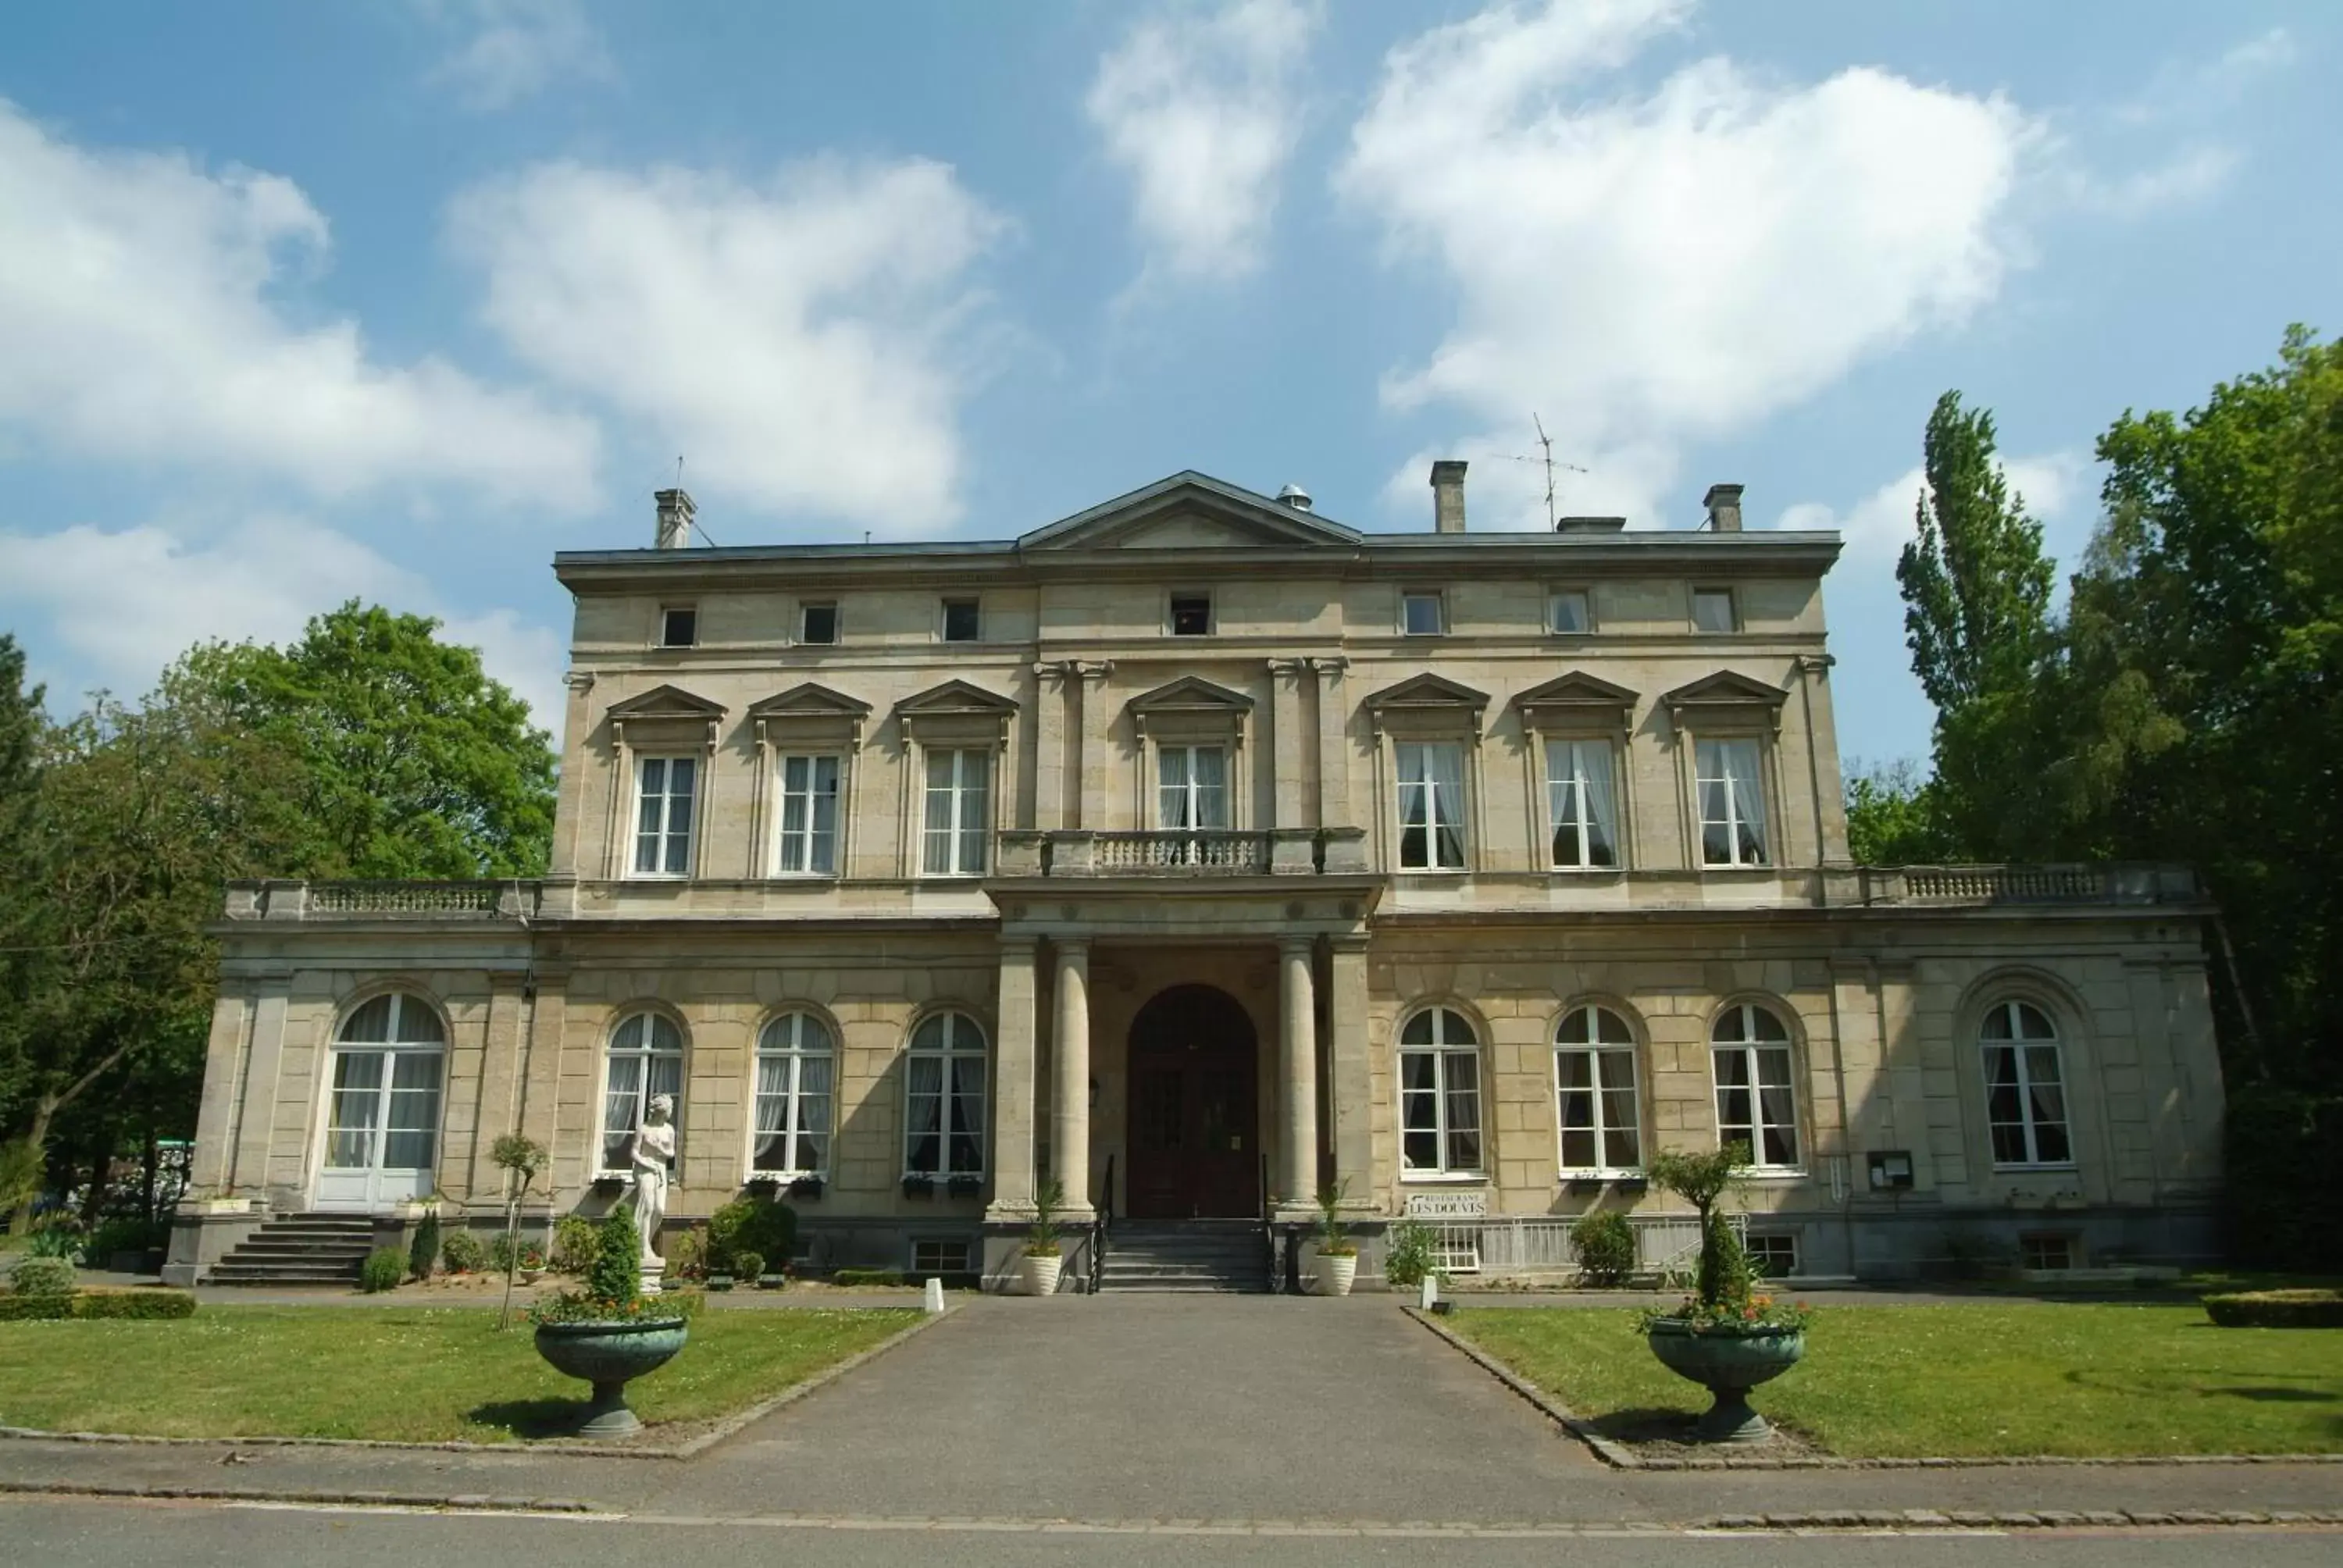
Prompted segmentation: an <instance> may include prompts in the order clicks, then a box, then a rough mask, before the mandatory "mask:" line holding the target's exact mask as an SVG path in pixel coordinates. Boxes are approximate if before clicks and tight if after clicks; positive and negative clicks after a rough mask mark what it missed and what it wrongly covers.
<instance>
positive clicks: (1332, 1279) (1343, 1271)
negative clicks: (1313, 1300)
mask: <svg viewBox="0 0 2343 1568" xmlns="http://www.w3.org/2000/svg"><path fill="white" fill-rule="evenodd" d="M1358 1277H1359V1255H1358V1254H1357V1253H1356V1252H1314V1253H1312V1255H1311V1258H1310V1293H1311V1294H1312V1295H1313V1296H1347V1295H1349V1294H1350V1293H1351V1286H1352V1285H1353V1283H1354V1282H1356V1281H1357V1280H1358Z"/></svg>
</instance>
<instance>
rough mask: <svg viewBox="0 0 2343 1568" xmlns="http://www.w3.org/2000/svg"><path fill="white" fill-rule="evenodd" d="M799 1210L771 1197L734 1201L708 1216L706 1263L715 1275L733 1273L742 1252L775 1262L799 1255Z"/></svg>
mask: <svg viewBox="0 0 2343 1568" xmlns="http://www.w3.org/2000/svg"><path fill="white" fill-rule="evenodd" d="M797 1247H798V1211H796V1210H794V1209H792V1208H790V1207H789V1205H788V1204H787V1203H782V1202H779V1201H775V1200H773V1199H771V1198H767V1197H762V1196H753V1195H752V1196H750V1197H747V1198H735V1199H733V1200H732V1201H730V1202H729V1203H727V1204H725V1205H724V1207H722V1208H721V1209H719V1210H717V1211H716V1212H715V1213H713V1214H711V1215H709V1217H708V1251H707V1254H706V1258H705V1260H704V1261H706V1263H707V1265H708V1268H709V1271H711V1272H716V1273H734V1272H737V1269H736V1268H735V1267H734V1264H735V1262H736V1260H737V1257H738V1254H739V1253H740V1252H741V1251H744V1250H745V1251H752V1252H755V1253H756V1254H757V1255H758V1256H759V1257H762V1258H767V1259H769V1260H771V1261H773V1262H775V1263H786V1262H787V1261H789V1260H790V1259H791V1258H794V1257H796V1256H797Z"/></svg>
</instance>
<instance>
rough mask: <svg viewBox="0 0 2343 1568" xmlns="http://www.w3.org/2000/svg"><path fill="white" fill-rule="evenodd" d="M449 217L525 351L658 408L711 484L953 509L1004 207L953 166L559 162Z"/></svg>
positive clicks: (800, 497)
mask: <svg viewBox="0 0 2343 1568" xmlns="http://www.w3.org/2000/svg"><path fill="white" fill-rule="evenodd" d="M452 227H453V233H454V237H455V243H456V245H457V246H458V250H459V251H460V252H461V253H462V254H464V255H465V256H468V257H469V258H471V259H472V260H473V261H475V262H477V263H478V266H480V267H481V268H482V270H483V271H484V272H485V274H486V276H487V280H488V302H487V307H486V313H487V317H488V323H489V325H490V326H491V327H494V328H495V329H496V330H497V331H498V333H500V334H501V335H502V336H503V337H504V338H505V340H506V341H507V342H508V344H510V346H511V347H512V348H513V350H514V352H516V353H517V354H518V355H519V356H520V357H523V358H524V359H527V360H528V361H529V362H530V363H531V364H533V365H535V366H536V367H538V368H539V369H540V370H542V371H543V372H545V373H546V374H547V375H548V376H550V377H554V378H555V379H556V380H558V381H561V382H563V383H566V384H568V386H570V387H575V388H577V389H578V391H580V392H582V393H584V394H586V395H588V396H590V397H598V398H600V399H603V400H606V401H608V403H610V404H612V405H614V406H615V407H618V408H621V409H623V410H625V411H626V412H628V414H631V415H634V416H636V417H639V418H640V419H642V420H646V421H648V422H649V424H650V425H651V426H652V427H654V428H655V430H656V432H657V434H658V435H659V438H660V439H661V440H662V441H663V442H664V443H665V445H664V446H663V447H662V448H661V450H663V451H665V452H680V453H682V454H684V456H685V457H687V459H688V461H689V469H688V472H689V475H691V476H692V478H691V484H692V487H694V489H695V490H699V491H700V492H701V493H702V494H703V496H704V495H706V494H709V493H714V494H717V495H721V496H727V497H731V498H738V499H739V500H741V501H743V502H745V503H747V504H749V505H751V506H754V507H759V508H765V509H769V510H773V511H800V510H810V511H816V512H823V513H828V514H830V515H831V516H833V517H835V518H851V519H854V520H857V521H860V522H864V523H870V524H876V525H880V526H883V527H887V528H896V529H900V530H903V531H907V532H934V531H936V530H939V529H940V528H945V527H946V526H948V525H949V524H950V522H951V521H952V520H953V519H954V518H955V517H956V516H957V515H958V511H959V489H960V477H961V466H962V456H961V451H960V435H959V430H958V425H957V421H958V416H959V412H960V405H961V403H962V401H963V399H964V398H965V397H966V396H967V394H968V392H969V390H970V387H971V385H972V384H973V382H974V381H975V380H977V379H978V378H979V377H978V372H977V369H976V367H973V366H972V365H970V364H969V363H968V362H967V360H968V356H967V355H965V354H964V353H963V352H962V350H963V348H964V347H965V341H964V339H965V336H966V334H965V331H964V329H965V328H966V327H968V325H969V323H970V319H971V317H973V316H974V315H976V314H977V313H978V311H979V309H980V303H981V302H980V297H978V296H977V295H976V294H975V293H974V292H973V290H972V288H971V286H970V281H969V277H968V274H969V270H970V267H971V266H972V265H973V264H974V263H975V262H976V261H977V260H978V259H979V257H980V256H981V255H982V254H983V252H984V251H985V250H986V248H987V247H988V246H990V244H991V243H992V241H993V240H994V239H995V237H996V236H998V235H999V233H1000V232H1001V228H1002V224H1001V220H1000V219H999V218H997V217H996V216H994V215H993V214H992V213H991V212H990V210H988V209H987V208H986V207H985V206H983V204H981V203H980V202H979V201H978V200H976V199H975V198H974V197H973V196H970V195H969V194H968V193H967V192H966V191H964V190H963V189H962V188H961V187H960V184H959V182H958V180H957V179H956V177H955V176H954V175H953V173H952V171H951V170H950V168H949V167H947V166H943V165H941V164H936V163H930V162H925V161H917V160H914V161H905V162H899V163H889V164H850V163H845V162H841V161H837V160H818V161H813V162H809V163H803V164H799V165H795V166H790V167H789V168H786V169H784V170H782V171H781V172H780V173H779V175H778V176H776V177H775V178H773V179H772V180H771V181H769V182H768V183H767V184H765V185H763V186H751V185H748V184H744V183H741V182H739V181H736V180H733V179H730V178H728V177H726V176H720V175H714V174H704V173H697V172H693V171H689V170H684V169H676V168H661V169H654V170H652V171H650V172H649V173H645V174H632V173H626V172H621V171H617V170H611V169H598V168H588V167H583V166H578V165H576V164H568V163H562V164H548V165H542V166H537V167H534V168H530V169H528V170H525V171H523V172H522V173H521V174H519V175H518V176H515V177H513V178H510V179H506V180H501V181H498V182H496V183H493V184H489V185H486V186H479V187H477V188H475V189H473V190H471V191H468V192H467V193H466V194H464V195H463V196H460V197H459V198H458V201H457V203H456V206H455V208H454V211H453V217H452ZM709 520H710V522H711V523H712V524H714V527H713V529H712V531H713V532H714V533H715V534H716V535H717V536H718V537H719V538H726V539H727V542H730V539H729V536H727V535H726V534H725V531H724V528H723V526H722V524H721V523H720V522H718V521H717V520H716V519H715V518H712V517H711V518H709Z"/></svg>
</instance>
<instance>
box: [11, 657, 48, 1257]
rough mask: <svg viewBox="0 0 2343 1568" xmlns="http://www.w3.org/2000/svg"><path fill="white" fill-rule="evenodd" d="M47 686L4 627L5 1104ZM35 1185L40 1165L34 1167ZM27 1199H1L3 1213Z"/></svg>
mask: <svg viewBox="0 0 2343 1568" xmlns="http://www.w3.org/2000/svg"><path fill="white" fill-rule="evenodd" d="M42 697H43V691H42V689H41V688H39V687H37V686H34V687H27V686H26V685H25V654H24V650H23V649H22V648H18V647H17V646H16V639H15V637H13V636H11V635H9V634H7V633H5V632H0V865H5V867H6V868H7V870H6V873H5V876H0V1106H5V1105H6V1104H7V1102H8V1101H9V1100H10V1098H11V1097H12V1093H13V1089H12V1081H11V1078H12V1070H13V1069H14V1068H15V1066H16V1065H17V1064H18V1063H19V1062H20V1061H21V1060H22V1050H23V1032H24V1029H25V1021H26V1017H25V996H26V994H27V992H28V990H29V989H30V986H31V973H32V970H33V967H34V962H35V955H34V953H33V952H32V951H31V949H33V948H35V947H36V946H37V945H38V942H39V932H40V929H41V924H42V922H41V920H40V905H39V901H38V900H37V899H36V898H35V896H34V893H33V890H34V888H35V885H36V879H35V876H34V874H33V873H34V869H35V866H36V864H37V859H36V851H37V849H38V842H37V838H36V835H35V820H36V814H37V810H38V807H39V800H40V768H39V762H40V752H41V747H42V743H43V740H44V739H45V735H46V732H47V728H48V724H47V719H46V718H45V715H44V714H43V713H42V711H41V700H42ZM34 1177H35V1182H36V1183H37V1181H38V1178H39V1171H38V1168H37V1165H36V1167H35V1171H34ZM19 1201H22V1200H21V1199H11V1200H9V1201H6V1202H5V1203H0V1212H5V1211H8V1210H12V1209H14V1208H15V1207H16V1206H17V1203H18V1202H19Z"/></svg>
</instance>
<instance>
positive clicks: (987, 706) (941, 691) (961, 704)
mask: <svg viewBox="0 0 2343 1568" xmlns="http://www.w3.org/2000/svg"><path fill="white" fill-rule="evenodd" d="M895 711H896V712H898V713H903V714H909V715H911V716H913V717H915V718H919V717H940V716H943V715H946V714H955V713H970V714H974V713H989V714H1003V713H1014V712H1016V711H1017V704H1016V703H1014V702H1012V701H1011V700H1010V699H1008V698H1006V697H1003V696H1001V694H1000V693H998V692H992V691H987V690H985V689H984V688H982V687H980V686H970V684H969V683H968V682H967V681H965V680H947V681H945V682H944V683H943V684H942V685H941V686H930V688H928V689H926V690H925V691H922V692H920V693H919V694H918V695H916V696H912V697H907V698H905V699H903V700H902V701H900V702H899V703H897V704H896V705H895Z"/></svg>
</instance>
